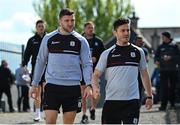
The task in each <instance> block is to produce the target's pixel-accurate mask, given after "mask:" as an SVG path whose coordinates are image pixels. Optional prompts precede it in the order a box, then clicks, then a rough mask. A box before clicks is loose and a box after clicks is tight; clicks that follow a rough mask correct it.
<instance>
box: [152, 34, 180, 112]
mask: <svg viewBox="0 0 180 125" xmlns="http://www.w3.org/2000/svg"><path fill="white" fill-rule="evenodd" d="M162 41H163V43H162V44H161V45H160V46H159V47H158V48H157V51H156V53H155V63H156V65H159V67H160V95H161V106H160V107H159V110H161V111H165V110H166V107H167V104H168V101H170V104H171V108H175V89H176V81H177V74H178V71H177V67H178V60H179V59H180V50H179V49H178V46H177V45H175V44H174V43H173V42H172V41H173V39H172V38H171V34H170V33H169V32H163V33H162Z"/></svg>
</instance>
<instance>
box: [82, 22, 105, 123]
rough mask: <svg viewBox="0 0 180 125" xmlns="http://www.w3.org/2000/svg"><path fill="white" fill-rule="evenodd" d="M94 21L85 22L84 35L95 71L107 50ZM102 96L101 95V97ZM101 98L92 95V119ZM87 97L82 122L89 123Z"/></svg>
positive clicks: (83, 103) (83, 84) (83, 101)
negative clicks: (102, 54) (96, 30)
mask: <svg viewBox="0 0 180 125" xmlns="http://www.w3.org/2000/svg"><path fill="white" fill-rule="evenodd" d="M94 27H95V26H94V23H93V22H91V21H88V22H86V23H85V24H84V33H83V36H84V37H85V38H86V39H87V41H88V43H89V47H90V51H91V56H92V61H93V71H94V69H95V67H96V64H97V62H98V60H99V57H100V55H101V53H102V52H103V51H104V50H105V49H104V45H103V43H102V40H101V39H100V38H99V37H97V36H96V34H95V33H94ZM85 88H86V84H85V82H84V80H82V81H81V91H82V93H84V90H85ZM99 98H100V97H99ZM99 98H97V99H94V98H92V97H91V107H90V110H89V111H90V118H91V120H95V109H96V105H97V102H98V100H99ZM86 101H87V99H86V98H82V110H83V116H82V119H81V123H83V124H87V123H88V116H87V115H86V110H87V105H86Z"/></svg>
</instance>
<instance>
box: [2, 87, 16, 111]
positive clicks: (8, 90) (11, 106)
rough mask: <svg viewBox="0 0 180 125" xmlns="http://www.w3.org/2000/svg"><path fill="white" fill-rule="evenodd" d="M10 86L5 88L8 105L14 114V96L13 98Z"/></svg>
mask: <svg viewBox="0 0 180 125" xmlns="http://www.w3.org/2000/svg"><path fill="white" fill-rule="evenodd" d="M10 89H11V88H10V86H8V87H6V88H5V91H4V92H5V94H6V96H7V97H8V104H9V111H10V112H14V108H13V103H12V96H11V90H10Z"/></svg>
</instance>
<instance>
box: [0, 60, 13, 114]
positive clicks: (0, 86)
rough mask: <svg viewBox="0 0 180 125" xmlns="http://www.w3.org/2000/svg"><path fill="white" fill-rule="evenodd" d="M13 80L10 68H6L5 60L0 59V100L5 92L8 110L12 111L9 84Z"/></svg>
mask: <svg viewBox="0 0 180 125" xmlns="http://www.w3.org/2000/svg"><path fill="white" fill-rule="evenodd" d="M12 82H13V77H12V73H11V70H10V69H9V68H8V63H7V62H6V60H2V61H1V66H0V100H1V98H2V94H3V93H5V94H6V96H7V98H8V104H9V111H10V112H14V111H15V110H14V108H13V102H12V95H11V84H12ZM0 107H1V103H0Z"/></svg>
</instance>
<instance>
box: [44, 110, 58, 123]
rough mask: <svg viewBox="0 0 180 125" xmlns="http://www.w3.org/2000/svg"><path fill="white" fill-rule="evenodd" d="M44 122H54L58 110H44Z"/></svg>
mask: <svg viewBox="0 0 180 125" xmlns="http://www.w3.org/2000/svg"><path fill="white" fill-rule="evenodd" d="M45 116H46V124H56V120H57V116H58V111H56V110H45Z"/></svg>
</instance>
